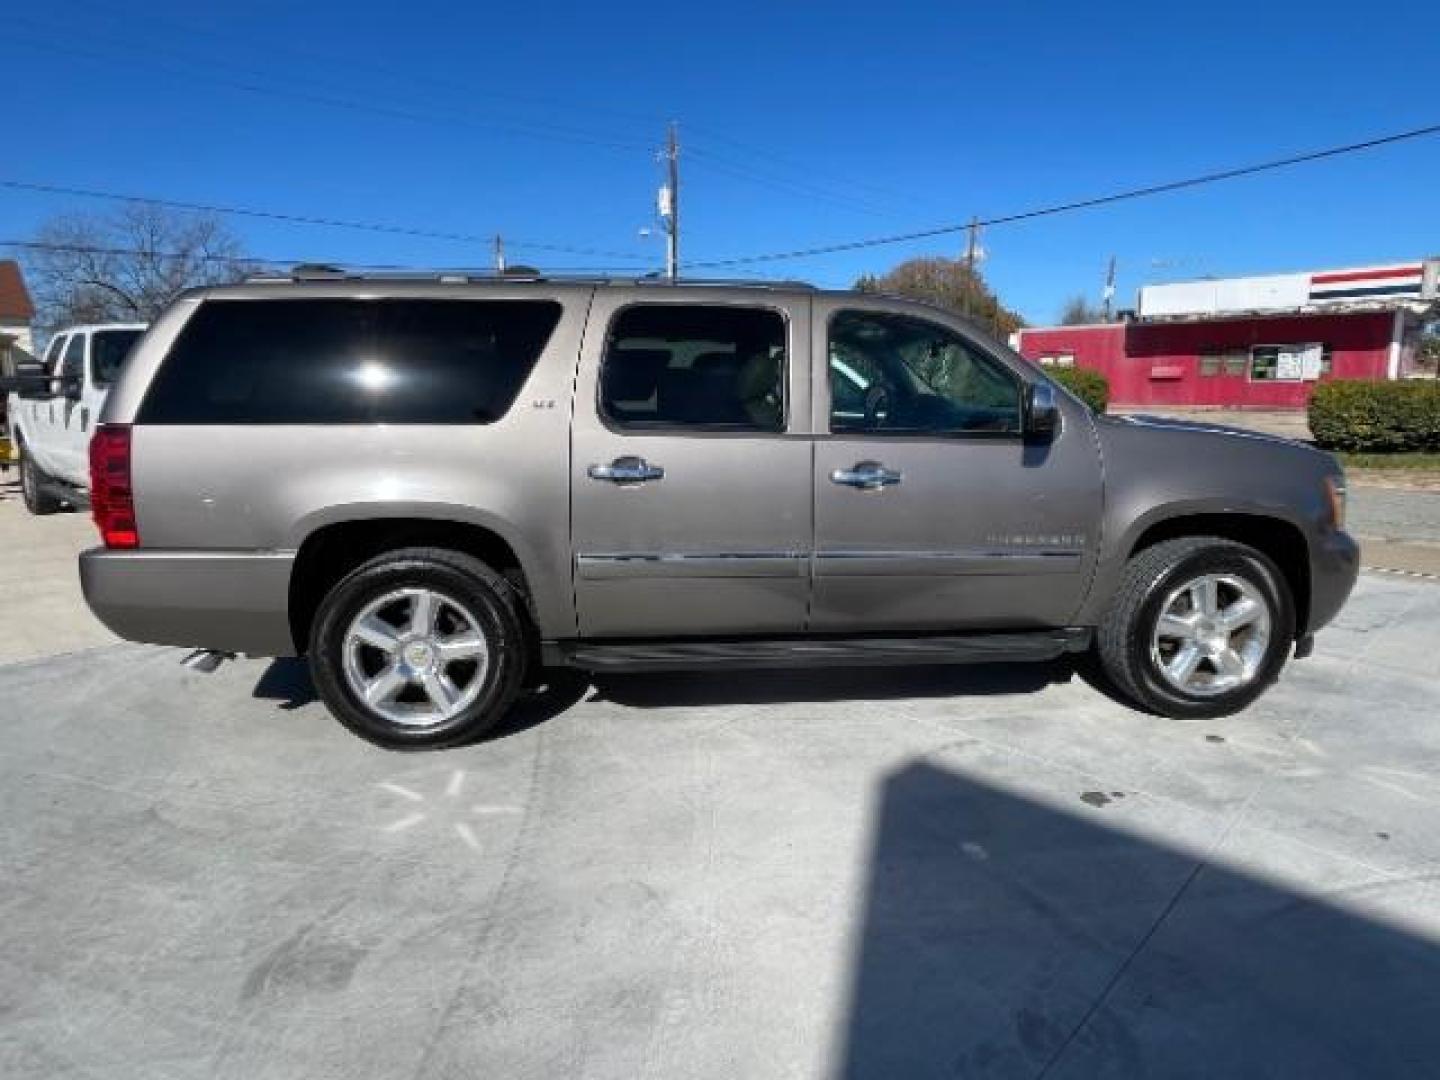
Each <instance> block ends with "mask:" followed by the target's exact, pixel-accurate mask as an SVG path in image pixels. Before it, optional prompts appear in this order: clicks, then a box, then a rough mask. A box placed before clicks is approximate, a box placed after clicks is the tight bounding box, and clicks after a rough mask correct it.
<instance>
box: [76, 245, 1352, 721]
mask: <svg viewBox="0 0 1440 1080" xmlns="http://www.w3.org/2000/svg"><path fill="white" fill-rule="evenodd" d="M102 420H103V423H102V425H101V427H100V429H99V431H98V433H97V435H96V437H95V439H94V441H93V443H92V445H91V468H92V497H93V505H94V513H95V517H96V520H97V522H98V524H99V527H100V531H101V534H102V537H103V540H104V546H103V547H102V548H99V549H96V550H94V551H90V552H87V553H85V554H84V555H83V556H82V557H81V575H82V580H83V584H84V589H85V595H86V597H87V599H88V601H89V603H90V605H91V607H92V608H93V609H94V610H95V612H96V614H97V615H98V616H99V617H100V618H101V619H102V620H103V621H104V622H105V623H106V624H107V625H108V626H109V627H110V628H111V629H113V630H114V631H115V632H116V633H118V634H120V635H122V636H124V637H128V638H132V639H135V640H138V641H149V642H159V643H164V644H173V645H186V646H194V647H197V648H200V649H206V650H214V651H216V652H218V653H226V654H229V653H246V654H250V655H258V656H275V655H292V654H308V656H309V662H310V665H311V669H312V672H313V675H314V680H315V684H316V686H317V688H318V690H319V692H320V694H321V695H322V697H323V698H324V700H325V702H326V704H327V705H328V706H329V707H330V709H331V710H332V711H333V713H334V714H335V715H336V716H337V717H338V718H339V719H340V720H341V722H343V723H344V724H346V725H347V726H348V727H350V728H351V729H352V730H354V731H356V732H358V733H359V734H361V735H363V736H365V737H366V738H369V739H372V740H375V741H377V742H381V743H384V744H387V745H397V746H416V745H445V744H453V743H455V742H459V741H462V740H465V739H469V738H472V737H474V736H476V735H477V734H479V733H481V732H483V731H485V730H486V729H487V728H489V727H490V726H491V725H493V724H495V723H496V721H497V720H498V719H499V718H500V717H501V716H502V715H503V714H504V712H505V710H506V708H507V706H508V705H509V704H510V703H511V701H512V700H513V699H514V698H515V696H516V694H517V693H518V692H520V690H521V688H522V685H523V684H524V683H525V682H526V679H527V676H528V677H532V678H533V677H534V675H535V673H536V672H538V671H540V670H541V669H542V668H543V667H544V666H547V665H550V666H553V665H569V666H574V667H579V668H582V669H588V670H592V671H622V670H623V671H633V670H657V669H675V668H701V667H726V666H733V667H743V666H785V665H807V664H845V665H854V664H895V663H948V662H963V661H976V660H1045V659H1053V658H1056V657H1059V656H1061V655H1062V654H1065V653H1074V652H1080V651H1085V650H1090V649H1094V650H1096V651H1097V652H1098V655H1099V657H1100V660H1101V661H1102V662H1103V667H1104V670H1105V671H1106V672H1108V674H1109V676H1110V678H1111V679H1112V680H1113V681H1114V682H1115V684H1116V685H1117V686H1118V688H1119V689H1120V690H1121V691H1122V692H1123V693H1124V694H1126V695H1128V696H1129V697H1130V698H1131V699H1132V700H1134V701H1135V702H1136V703H1137V704H1139V705H1141V706H1143V707H1144V708H1146V709H1149V710H1151V711H1154V712H1157V713H1161V714H1165V715H1170V716H1179V717H1188V716H1213V715H1218V714H1223V713H1228V712H1232V711H1235V710H1237V709H1240V708H1243V707H1244V706H1246V705H1247V704H1249V703H1250V702H1251V701H1252V700H1254V698H1255V697H1256V696H1257V695H1259V694H1260V693H1261V692H1262V691H1263V689H1264V688H1265V687H1266V686H1267V685H1269V684H1270V683H1271V682H1273V681H1274V680H1275V678H1276V677H1277V675H1278V674H1279V672H1280V669H1281V667H1282V665H1283V664H1284V663H1285V661H1286V659H1287V657H1288V656H1290V655H1291V653H1292V651H1293V652H1295V653H1297V654H1301V655H1303V653H1304V652H1305V651H1307V650H1308V648H1309V644H1310V641H1311V636H1312V635H1313V634H1314V632H1315V631H1316V630H1317V629H1319V628H1320V627H1321V626H1323V625H1324V624H1325V623H1326V622H1327V621H1329V620H1330V619H1331V618H1332V617H1333V616H1334V615H1335V613H1336V612H1337V611H1338V610H1339V608H1340V606H1341V604H1343V602H1344V601H1345V598H1346V596H1347V595H1348V593H1349V591H1350V588H1351V585H1352V584H1353V582H1354V579H1355V574H1356V569H1357V552H1356V547H1355V544H1354V543H1353V541H1352V540H1351V539H1350V538H1349V537H1348V536H1347V535H1346V533H1345V532H1344V531H1343V524H1344V522H1343V518H1344V481H1343V477H1342V474H1341V472H1340V470H1339V468H1338V466H1337V465H1336V464H1335V462H1334V460H1333V459H1332V458H1331V457H1329V456H1328V455H1326V454H1323V453H1319V452H1317V451H1315V450H1313V449H1311V448H1309V447H1307V446H1304V445H1301V444H1298V443H1294V442H1287V441H1284V440H1279V439H1273V438H1267V437H1264V436H1260V435H1256V434H1253V433H1245V432H1238V431H1230V430H1222V429H1218V428H1211V427H1204V426H1200V425H1193V424H1189V425H1187V424H1180V423H1170V422H1164V421H1152V420H1146V419H1137V418H1120V419H1116V418H1109V417H1104V416H1096V415H1094V414H1092V413H1091V412H1090V411H1089V409H1088V408H1086V407H1085V406H1084V405H1083V404H1082V403H1081V402H1080V401H1078V400H1077V399H1075V398H1073V397H1072V396H1070V395H1069V394H1068V393H1066V392H1065V391H1064V390H1062V389H1060V388H1058V387H1057V386H1055V385H1054V384H1053V383H1051V382H1050V381H1049V380H1048V379H1047V378H1046V376H1045V375H1044V374H1043V373H1042V372H1041V371H1040V370H1039V369H1037V368H1035V367H1033V366H1032V365H1030V364H1028V363H1026V362H1025V361H1023V360H1022V359H1021V358H1020V357H1018V356H1017V355H1016V354H1015V353H1013V352H1011V351H1010V350H1009V349H1007V348H1005V347H1004V346H1002V345H1000V344H998V343H996V342H994V341H991V340H989V339H987V338H984V337H982V336H980V335H978V334H977V333H976V332H975V331H974V330H973V329H972V328H970V327H969V326H968V325H967V324H965V323H964V322H963V321H961V320H960V319H958V318H956V317H955V316H953V315H951V314H948V313H946V312H942V311H939V310H935V309H933V308H930V307H926V306H923V305H920V304H916V303H912V302H907V301H904V300H897V299H891V298H885V297H877V296H873V295H859V294H854V293H848V292H824V291H818V290H815V289H811V288H808V287H804V286H797V285H790V284H776V285H744V286H742V285H736V284H703V283H687V282H680V283H673V282H660V281H650V280H623V281H619V280H588V281H560V280H546V279H543V278H538V277H537V278H530V279H524V280H520V279H500V280H495V279H489V280H482V279H477V278H472V277H469V276H464V275H455V276H448V275H435V276H431V277H423V278H373V277H361V276H356V275H349V274H346V273H343V272H320V273H314V274H298V275H296V276H294V277H287V278H284V279H276V280H260V281H253V282H251V283H248V284H245V285H239V286H230V287H222V288H209V289H203V290H199V291H196V292H192V293H189V294H186V295H185V296H183V297H182V298H181V299H179V300H178V301H177V302H176V303H175V304H174V305H173V306H172V307H171V308H170V310H169V311H168V312H167V313H166V314H165V315H164V316H163V317H162V318H161V319H160V320H159V321H158V322H157V323H156V324H155V325H154V326H153V327H152V328H151V329H150V330H149V332H148V333H147V334H146V336H145V337H144V338H143V339H142V340H141V342H140V343H139V344H138V345H137V346H136V348H135V350H134V351H133V352H132V353H131V354H130V357H129V360H128V362H127V364H126V367H125V370H124V373H123V375H122V376H121V377H120V379H119V381H118V383H117V384H116V386H115V387H114V389H113V390H112V392H111V394H110V397H109V400H108V402H107V403H106V405H105V409H104V414H103V417H102Z"/></svg>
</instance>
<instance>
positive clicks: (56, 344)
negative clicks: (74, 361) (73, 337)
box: [43, 334, 70, 375]
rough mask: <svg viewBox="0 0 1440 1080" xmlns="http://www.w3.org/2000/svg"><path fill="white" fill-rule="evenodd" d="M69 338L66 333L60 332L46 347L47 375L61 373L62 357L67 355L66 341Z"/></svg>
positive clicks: (45, 362) (45, 363)
mask: <svg viewBox="0 0 1440 1080" xmlns="http://www.w3.org/2000/svg"><path fill="white" fill-rule="evenodd" d="M69 340H70V339H69V338H68V337H67V336H66V335H64V334H60V335H58V336H57V337H55V338H53V339H51V341H50V344H49V346H48V347H47V348H46V349H45V359H44V361H43V363H44V365H45V374H46V375H57V374H59V371H60V357H62V356H64V355H65V343H66V342H67V341H69Z"/></svg>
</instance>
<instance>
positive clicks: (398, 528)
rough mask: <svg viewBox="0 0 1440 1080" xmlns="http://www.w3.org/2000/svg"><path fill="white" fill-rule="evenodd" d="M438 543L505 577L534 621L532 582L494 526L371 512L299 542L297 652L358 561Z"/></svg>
mask: <svg viewBox="0 0 1440 1080" xmlns="http://www.w3.org/2000/svg"><path fill="white" fill-rule="evenodd" d="M408 547H441V548H448V549H450V550H453V551H460V552H464V553H465V554H467V555H472V556H474V557H475V558H477V559H479V560H480V561H481V562H483V563H485V564H486V565H487V566H490V567H491V568H492V569H494V570H495V571H497V572H498V573H500V574H501V575H502V576H504V577H505V578H506V580H508V581H509V582H510V584H511V585H512V587H514V588H515V590H516V591H517V592H518V593H519V594H520V596H521V598H522V599H523V600H524V602H525V608H526V610H527V612H528V614H529V616H530V618H531V620H532V621H535V620H536V618H537V616H536V611H535V607H534V603H535V599H534V595H533V591H532V588H531V582H532V581H533V580H534V579H533V577H532V576H531V574H530V573H529V572H528V571H527V566H526V560H525V559H524V558H523V557H522V555H521V551H520V549H519V548H518V546H517V545H516V544H515V543H514V542H513V541H512V539H511V538H510V537H507V536H506V535H505V534H504V533H503V532H501V531H500V530H498V529H495V528H491V527H489V526H488V525H482V524H479V523H476V522H473V521H466V520H462V519H457V518H453V517H443V516H433V517H432V516H426V515H414V514H407V515H384V516H380V515H374V516H362V517H352V518H345V519H342V520H336V521H328V522H326V523H324V524H321V525H319V526H317V527H316V528H314V529H313V530H311V531H310V532H309V533H308V534H307V535H306V536H305V537H304V539H303V540H302V541H301V543H300V544H299V546H298V548H297V550H296V553H295V562H294V566H293V568H292V570H291V573H290V589H289V615H290V633H291V636H292V638H293V639H294V642H295V649H296V652H297V653H298V654H301V655H303V654H304V653H305V652H306V650H307V649H308V647H309V640H310V629H311V626H312V624H313V623H314V619H315V614H316V612H317V610H318V609H319V606H320V602H321V600H323V599H324V597H325V594H326V593H328V592H329V591H330V590H331V589H332V588H333V587H334V586H335V585H336V584H337V583H338V582H339V581H340V580H341V579H342V578H344V577H345V576H346V575H347V574H349V573H350V572H351V571H352V570H354V569H355V568H356V567H358V566H360V565H361V564H362V563H365V562H368V561H369V560H370V559H373V558H375V557H376V556H378V555H381V554H383V553H385V552H386V551H393V550H396V549H399V548H408Z"/></svg>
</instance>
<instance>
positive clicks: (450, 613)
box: [310, 548, 527, 749]
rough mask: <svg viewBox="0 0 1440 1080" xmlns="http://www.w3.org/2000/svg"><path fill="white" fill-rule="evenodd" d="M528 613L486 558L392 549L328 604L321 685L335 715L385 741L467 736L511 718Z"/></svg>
mask: <svg viewBox="0 0 1440 1080" xmlns="http://www.w3.org/2000/svg"><path fill="white" fill-rule="evenodd" d="M522 611H523V607H522V605H521V603H520V601H519V599H518V597H517V596H516V594H515V591H514V589H513V588H512V587H511V586H510V584H509V583H508V582H507V581H506V580H505V578H504V577H502V576H501V575H500V574H498V573H496V572H495V571H494V570H492V569H491V568H490V567H488V566H486V565H485V564H484V563H482V562H480V561H479V560H478V559H475V558H472V557H470V556H468V555H463V554H461V553H459V552H456V551H450V550H447V549H443V548H405V549H401V550H398V551H394V552H390V553H388V554H385V555H382V556H380V557H379V558H376V559H372V560H371V561H370V562H367V563H365V564H364V565H362V566H360V567H359V568H358V569H356V570H355V571H353V572H352V573H350V574H349V575H348V576H347V577H345V578H344V579H342V580H341V581H340V583H339V584H338V585H336V586H335V587H334V588H333V589H331V590H330V592H329V593H328V594H327V595H326V597H325V599H324V600H322V601H321V603H320V608H319V611H318V612H317V613H316V617H315V621H314V625H313V627H312V630H311V635H310V670H311V674H312V677H313V678H314V681H315V688H316V690H317V691H318V692H319V694H320V696H321V698H322V699H323V700H324V702H325V704H326V705H327V706H328V707H329V709H330V711H331V713H333V714H334V716H335V718H336V719H337V720H339V721H340V722H341V723H342V724H344V725H345V726H346V727H347V728H349V729H350V730H351V731H353V732H354V733H355V734H357V735H359V736H361V737H362V738H365V739H368V740H370V741H371V742H373V743H377V744H379V745H381V746H387V747H391V748H396V749H402V748H424V747H440V746H453V745H455V744H457V743H462V742H468V741H470V740H472V739H475V738H477V737H479V736H480V735H482V734H484V733H485V732H486V731H488V730H490V729H491V728H492V727H494V726H495V725H496V724H497V723H498V722H499V721H500V720H501V719H502V718H503V717H504V715H505V713H506V710H507V709H508V708H509V707H510V704H511V702H512V701H513V700H514V698H515V695H516V692H517V691H518V689H519V687H520V683H521V680H522V679H523V678H524V675H525V668H526V653H527V639H526V635H525V624H524V617H523V615H522Z"/></svg>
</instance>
